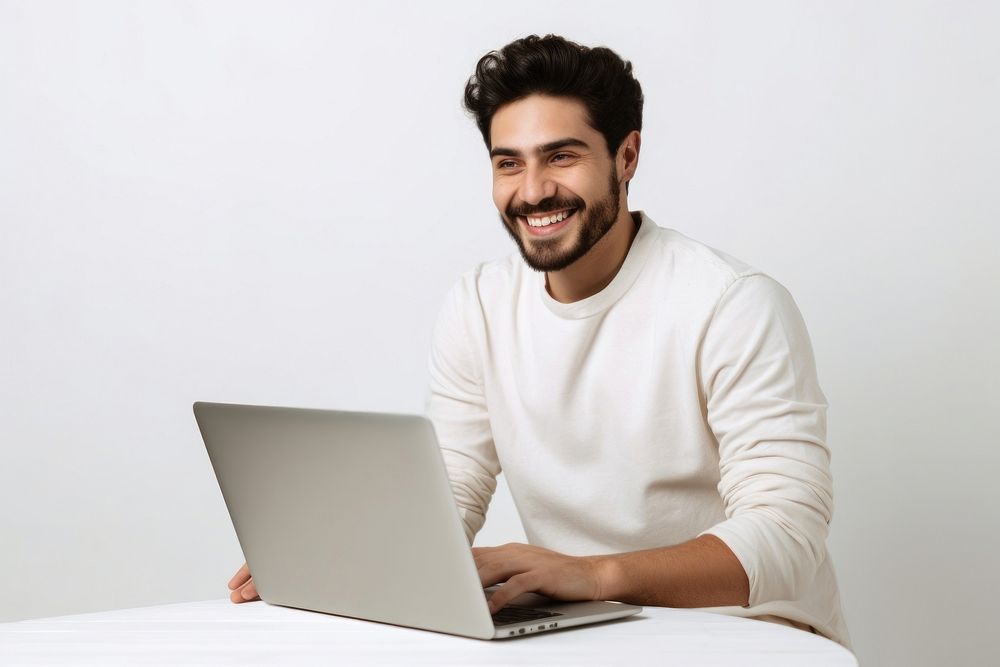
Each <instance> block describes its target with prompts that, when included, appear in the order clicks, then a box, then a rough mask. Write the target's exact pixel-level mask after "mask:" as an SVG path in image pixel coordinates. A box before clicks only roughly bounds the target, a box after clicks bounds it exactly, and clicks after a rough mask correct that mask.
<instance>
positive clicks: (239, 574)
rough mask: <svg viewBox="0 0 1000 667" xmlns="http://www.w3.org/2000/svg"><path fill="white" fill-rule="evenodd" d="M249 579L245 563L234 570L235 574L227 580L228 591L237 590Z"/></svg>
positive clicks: (247, 567)
mask: <svg viewBox="0 0 1000 667" xmlns="http://www.w3.org/2000/svg"><path fill="white" fill-rule="evenodd" d="M249 578H250V568H249V566H247V564H246V563H243V566H242V567H241V568H240V569H238V570H236V574H234V575H233V578H232V579H230V580H229V590H231V591H235V590H236V589H237V588H239V587H240V586H242V585H243V584H245V583H246V582H247V579H249Z"/></svg>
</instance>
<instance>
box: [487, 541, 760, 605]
mask: <svg viewBox="0 0 1000 667" xmlns="http://www.w3.org/2000/svg"><path fill="white" fill-rule="evenodd" d="M472 553H473V556H474V557H475V560H476V566H477V568H478V569H479V576H480V579H481V580H482V583H483V586H484V587H488V586H492V585H493V584H497V583H500V582H504V581H505V582H506V583H505V584H504V585H503V587H501V588H500V589H499V590H498V591H497V592H496V593H494V594H493V597H492V598H490V612H491V613H496V612H497V611H498V610H499V609H500V608H501V607H503V606H504V605H506V604H507V603H508V602H510V601H511V600H513V599H514V598H516V597H517V596H518V595H520V594H522V593H527V592H532V591H536V592H538V593H541V594H542V595H547V596H549V597H551V598H555V599H558V600H617V601H618V602H628V603H630V604H639V605H653V606H659V607H722V606H731V605H746V604H747V600H748V597H749V594H750V585H749V582H748V580H747V575H746V572H744V570H743V566H742V565H740V562H739V560H737V559H736V556H734V555H733V552H732V551H730V550H729V547H727V546H726V545H725V543H724V542H722V540H720V539H718V538H717V537H715V536H714V535H702V536H701V537H698V538H695V539H693V540H690V541H688V542H685V543H683V544H679V545H677V546H673V547H662V548H659V549H646V550H644V551H632V552H628V553H622V554H614V555H607V556H580V557H576V556H567V555H564V554H560V553H557V552H555V551H550V550H548V549H543V548H541V547H535V546H531V545H528V544H505V545H503V546H501V547H475V548H473V549H472Z"/></svg>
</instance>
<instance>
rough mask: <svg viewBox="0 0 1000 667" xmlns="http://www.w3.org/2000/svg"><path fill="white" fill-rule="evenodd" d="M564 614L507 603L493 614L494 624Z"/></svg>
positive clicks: (521, 621)
mask: <svg viewBox="0 0 1000 667" xmlns="http://www.w3.org/2000/svg"><path fill="white" fill-rule="evenodd" d="M556 616H562V614H560V613H558V612H554V611H542V610H541V609H530V608H528V607H518V606H516V605H507V606H506V607H504V608H503V609H501V610H500V611H498V612H497V613H495V614H493V625H495V626H497V627H499V626H502V625H513V624H514V623H523V622H524V621H537V620H538V619H540V618H554V617H556Z"/></svg>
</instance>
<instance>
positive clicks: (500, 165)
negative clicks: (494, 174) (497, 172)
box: [497, 160, 517, 169]
mask: <svg viewBox="0 0 1000 667" xmlns="http://www.w3.org/2000/svg"><path fill="white" fill-rule="evenodd" d="M516 166H517V162H514V161H513V160H500V162H497V169H513V168H514V167H516Z"/></svg>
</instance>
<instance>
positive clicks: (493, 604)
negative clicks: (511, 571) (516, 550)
mask: <svg viewBox="0 0 1000 667" xmlns="http://www.w3.org/2000/svg"><path fill="white" fill-rule="evenodd" d="M536 590H538V584H537V577H535V575H534V573H532V572H524V573H522V574H518V575H516V576H513V577H511V578H510V579H509V580H508V581H507V583H506V584H504V585H503V586H501V587H500V588H499V590H497V592H496V593H494V594H493V596H492V597H491V598H490V603H489V604H490V613H491V614H495V613H497V612H498V611H500V610H501V609H503V608H504V607H505V606H506V605H507V603H508V602H510V601H511V600H513V599H514V598H516V597H517V596H518V595H521V594H522V593H528V592H530V591H536Z"/></svg>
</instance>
